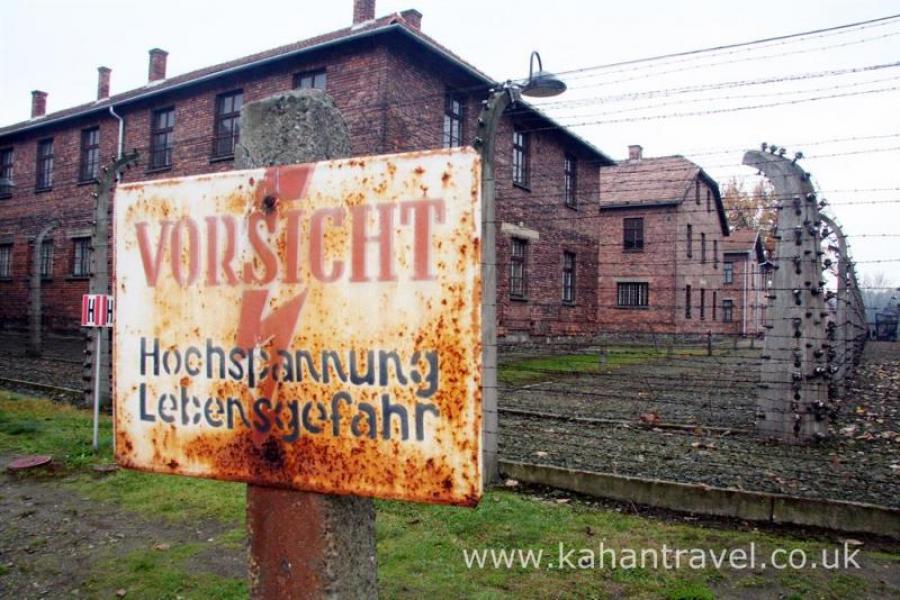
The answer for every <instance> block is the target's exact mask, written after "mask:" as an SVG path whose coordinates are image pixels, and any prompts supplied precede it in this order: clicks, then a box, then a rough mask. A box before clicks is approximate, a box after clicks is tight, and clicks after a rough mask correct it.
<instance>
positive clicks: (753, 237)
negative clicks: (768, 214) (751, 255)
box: [722, 229, 759, 252]
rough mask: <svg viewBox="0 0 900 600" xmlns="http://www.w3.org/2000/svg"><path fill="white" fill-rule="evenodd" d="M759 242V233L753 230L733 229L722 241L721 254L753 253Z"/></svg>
mask: <svg viewBox="0 0 900 600" xmlns="http://www.w3.org/2000/svg"><path fill="white" fill-rule="evenodd" d="M758 241H759V232H758V231H757V230H755V229H735V230H734V231H732V232H731V235H730V236H728V237H727V238H726V239H724V240H722V251H723V252H754V251H755V250H756V244H757V242H758Z"/></svg>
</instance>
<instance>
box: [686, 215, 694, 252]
mask: <svg viewBox="0 0 900 600" xmlns="http://www.w3.org/2000/svg"><path fill="white" fill-rule="evenodd" d="M692 256H694V227H693V226H692V225H691V224H690V223H689V224H688V226H687V257H688V258H691V257H692Z"/></svg>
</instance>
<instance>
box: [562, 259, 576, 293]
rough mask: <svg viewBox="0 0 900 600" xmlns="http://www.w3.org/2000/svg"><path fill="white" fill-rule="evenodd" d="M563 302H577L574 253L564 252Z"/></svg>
mask: <svg viewBox="0 0 900 600" xmlns="http://www.w3.org/2000/svg"><path fill="white" fill-rule="evenodd" d="M563 302H569V303H571V302H575V253H574V252H563Z"/></svg>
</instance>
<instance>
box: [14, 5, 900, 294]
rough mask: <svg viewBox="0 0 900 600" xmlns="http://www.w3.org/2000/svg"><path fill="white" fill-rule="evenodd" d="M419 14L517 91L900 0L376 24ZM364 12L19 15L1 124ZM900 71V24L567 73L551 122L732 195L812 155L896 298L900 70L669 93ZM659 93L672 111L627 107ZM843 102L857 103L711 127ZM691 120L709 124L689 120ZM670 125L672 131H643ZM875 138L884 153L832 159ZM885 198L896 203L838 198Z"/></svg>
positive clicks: (564, 11)
mask: <svg viewBox="0 0 900 600" xmlns="http://www.w3.org/2000/svg"><path fill="white" fill-rule="evenodd" d="M407 8H417V9H418V10H420V11H421V12H422V13H423V14H424V18H423V29H424V31H425V32H426V33H428V34H429V35H431V36H432V37H434V38H435V39H436V40H438V41H439V42H440V43H442V44H443V45H445V46H447V47H448V48H450V49H451V50H453V51H455V52H456V53H458V54H459V55H460V56H462V57H463V58H464V59H466V60H468V61H469V62H471V63H473V64H474V65H476V66H477V67H478V68H480V69H481V70H482V71H484V72H486V73H487V74H488V75H490V76H492V77H495V78H497V79H505V78H508V77H513V78H516V77H523V76H525V75H527V69H528V56H529V53H530V52H531V50H533V49H537V50H539V51H540V52H541V54H542V57H543V59H544V66H545V67H546V68H548V69H549V70H552V71H559V72H568V71H574V70H577V69H585V68H587V67H594V66H597V65H603V64H607V63H612V62H616V61H620V60H628V59H633V58H639V57H643V56H651V55H656V54H663V53H669V52H677V51H681V50H689V49H692V48H700V47H707V46H715V45H720V44H727V43H732V42H738V41H744V40H750V39H754V38H760V37H770V36H774V35H780V34H786V33H792V32H796V31H802V30H809V29H816V28H821V27H829V26H833V25H838V24H842V23H848V22H853V21H861V20H865V19H871V18H875V17H880V16H884V15H888V14H892V13H900V2H886V1H881V2H879V1H866V0H857V1H854V2H836V1H816V0H794V1H793V2H785V1H784V0H776V1H770V0H762V1H757V2H754V3H737V2H714V1H707V2H668V1H666V2H663V1H657V0H646V1H642V2H631V3H625V2H588V1H572V0H570V1H565V0H557V1H555V2H535V1H518V2H484V1H481V2H476V1H472V0H455V1H454V2H446V1H444V2H437V1H423V0H402V1H397V0H379V1H378V3H377V8H376V13H377V14H378V15H382V14H386V13H389V12H394V11H400V10H404V9H407ZM351 9H352V2H351V0H333V1H332V2H327V3H325V2H304V1H300V0H293V1H286V0H285V1H281V0H256V1H254V2H250V3H238V2H233V1H221V0H220V1H217V2H211V1H206V0H202V1H200V0H181V1H173V0H155V1H154V2H152V3H148V2H145V1H142V2H138V1H133V0H115V1H113V0H93V1H62V0H56V1H53V0H28V1H25V0H7V1H6V2H5V3H4V9H3V17H2V20H0V90H2V92H0V124H4V125H5V124H9V123H13V122H17V121H21V120H24V119H26V118H27V117H28V115H29V112H28V111H29V106H30V91H31V90H33V89H42V90H45V91H47V92H49V94H50V96H49V101H48V111H51V112H52V111H55V110H59V109H61V108H65V107H68V106H71V105H74V104H80V103H83V102H86V101H89V100H92V99H94V97H95V94H96V77H97V75H96V67H97V66H99V65H106V66H108V67H111V68H112V70H113V72H112V93H113V94H115V93H118V92H121V91H124V90H127V89H131V88H134V87H139V86H141V85H143V84H144V83H146V77H147V50H148V49H150V48H152V47H157V46H158V47H160V48H164V49H165V50H168V51H169V53H170V54H169V64H168V74H169V75H170V76H171V75H174V74H177V73H182V72H185V71H189V70H192V69H195V68H198V67H202V66H206V65H209V64H213V63H217V62H222V61H225V60H228V59H232V58H236V57H239V56H243V55H246V54H250V53H253V52H256V51H260V50H263V49H266V48H271V47H273V46H277V45H280V44H284V43H289V42H292V41H295V40H298V39H303V38H307V37H311V36H314V35H317V34H320V33H324V32H326V31H331V30H333V29H338V28H340V27H344V26H346V25H348V24H349V23H350V20H351ZM897 61H900V20H898V21H893V22H890V23H888V24H884V25H881V26H878V27H870V28H866V29H863V30H859V31H854V32H849V33H844V34H834V35H828V36H821V37H816V38H812V39H808V40H805V41H801V42H790V43H784V44H777V45H770V46H766V47H762V48H754V49H753V50H750V51H736V52H732V53H728V54H717V55H713V56H707V57H704V58H702V59H698V60H693V61H670V62H668V63H666V64H665V65H660V64H657V65H656V66H655V67H654V68H652V69H645V68H631V69H627V70H622V69H593V70H587V71H582V72H578V73H570V74H568V75H567V76H566V79H567V82H568V83H569V86H570V90H569V92H567V93H566V94H565V95H564V96H561V97H559V98H556V99H551V100H550V101H549V102H550V103H548V104H547V105H546V110H547V112H549V113H550V114H551V115H553V116H554V117H556V118H558V120H560V121H561V122H563V123H566V124H569V123H571V124H573V125H574V130H575V131H576V132H577V133H579V134H580V135H581V136H583V137H585V138H587V139H588V140H589V141H591V142H592V143H594V144H595V145H597V146H598V147H599V148H600V149H601V150H603V151H604V152H606V153H607V154H609V155H611V156H612V157H613V158H624V157H625V155H626V147H627V145H628V144H634V143H637V144H642V145H643V146H644V152H645V155H646V156H657V155H666V154H676V153H680V154H685V155H687V156H688V157H690V158H692V159H693V160H695V161H696V162H698V163H699V164H700V165H701V166H703V167H704V168H706V170H707V171H708V172H709V173H710V174H711V175H712V176H713V177H715V178H717V179H718V180H719V181H720V183H724V182H725V181H726V180H727V179H728V178H729V177H731V176H735V175H737V176H743V177H748V176H751V175H752V172H751V171H750V170H748V169H746V168H744V167H741V166H740V160H741V156H742V150H743V149H744V148H756V147H758V145H759V143H760V142H761V141H768V142H769V143H775V144H779V145H782V144H784V145H786V146H787V147H788V149H789V150H790V151H791V152H793V151H795V150H803V151H804V153H805V154H806V155H808V156H809V157H810V158H808V159H806V160H804V165H805V166H806V168H807V169H808V170H810V171H811V172H812V173H813V175H814V176H815V178H816V180H817V182H818V184H819V186H820V188H821V189H822V190H823V193H822V195H823V196H824V197H826V198H828V199H829V201H831V202H832V203H833V204H834V206H833V212H834V214H835V215H836V216H837V217H838V219H839V220H840V221H841V222H842V223H843V224H844V226H845V228H846V230H847V232H848V234H849V235H851V236H852V237H851V244H852V249H853V253H854V257H855V258H856V260H857V261H859V262H860V265H859V267H860V271H861V272H862V273H871V272H877V271H883V272H884V273H886V274H887V275H888V276H889V278H890V279H891V280H892V281H893V282H894V284H900V262H897V261H895V262H885V263H873V262H869V261H875V260H885V259H900V237H876V236H877V235H878V234H891V235H900V232H898V228H897V222H898V219H900V167H898V159H900V136H898V135H896V134H900V116H898V108H897V107H898V106H900V102H898V100H900V90H898V89H897V88H900V68H898V67H895V68H885V69H881V70H878V71H872V72H869V73H865V74H858V75H844V76H833V77H820V78H814V79H807V80H796V81H786V82H781V83H778V84H770V85H756V86H746V85H745V86H736V87H732V88H725V89H719V90H715V91H706V92H703V93H700V94H678V95H672V94H671V90H672V89H673V88H682V87H685V86H695V85H706V84H712V83H719V82H727V81H746V80H754V79H759V78H762V77H772V76H776V77H782V76H788V75H792V74H798V73H810V72H820V71H826V70H835V69H847V68H854V67H861V66H866V65H875V64H885V63H893V62H897ZM712 63H723V64H712ZM697 65H702V68H696V67H697ZM663 71H668V73H663ZM618 80H625V81H618ZM615 81H618V83H615ZM889 88H894V89H889ZM649 90H669V95H668V96H662V95H657V96H655V97H649V98H648V97H643V98H638V99H635V98H628V99H620V100H616V99H615V98H614V97H615V96H617V95H618V96H621V95H623V94H634V93H636V92H642V91H649ZM804 90H805V91H806V92H805V93H803V91H804ZM871 90H884V91H879V92H877V93H871ZM859 92H867V93H864V94H858V93H859ZM834 94H858V95H852V96H847V97H844V98H839V99H824V100H820V101H816V102H798V103H795V104H783V105H781V106H777V107H771V108H760V109H754V110H745V111H734V112H720V113H713V114H709V111H720V110H722V109H728V108H733V107H740V106H747V105H758V104H770V103H775V102H782V103H783V102H793V101H796V100H798V99H802V98H808V97H821V96H828V95H834ZM638 107H647V108H646V109H645V110H642V111H641V110H635V109H636V108H638ZM693 112H701V113H705V114H701V115H696V116H687V115H683V113H693ZM673 113H678V114H679V115H680V116H677V115H675V114H673ZM658 115H669V116H668V117H667V118H664V119H649V120H638V118H640V117H646V116H658ZM626 119H627V120H626ZM872 136H883V137H880V138H877V139H857V140H849V141H845V142H828V143H823V142H825V141H826V140H833V139H844V138H870V137H872ZM750 182H751V180H750V179H748V183H750ZM872 188H879V189H880V188H889V189H887V190H884V191H864V192H863V191H860V192H852V191H839V190H860V189H865V190H870V189H872ZM873 201H880V202H881V203H879V204H873V203H871V202H873ZM845 202H856V203H860V202H867V203H868V204H854V205H841V203H845Z"/></svg>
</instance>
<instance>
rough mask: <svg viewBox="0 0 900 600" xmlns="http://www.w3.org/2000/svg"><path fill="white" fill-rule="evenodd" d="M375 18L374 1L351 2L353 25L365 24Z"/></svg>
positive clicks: (360, 0)
mask: <svg viewBox="0 0 900 600" xmlns="http://www.w3.org/2000/svg"><path fill="white" fill-rule="evenodd" d="M374 18H375V0H353V24H354V25H357V24H359V23H365V22H366V21H371V20H372V19H374Z"/></svg>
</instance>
